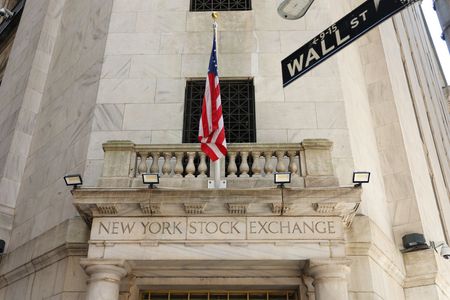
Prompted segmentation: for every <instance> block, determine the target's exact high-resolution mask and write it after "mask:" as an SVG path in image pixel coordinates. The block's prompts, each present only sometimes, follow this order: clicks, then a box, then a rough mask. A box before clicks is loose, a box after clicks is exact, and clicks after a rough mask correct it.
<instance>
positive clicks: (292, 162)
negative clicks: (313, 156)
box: [288, 151, 298, 176]
mask: <svg viewBox="0 0 450 300" xmlns="http://www.w3.org/2000/svg"><path fill="white" fill-rule="evenodd" d="M288 155H289V172H291V174H292V176H298V173H297V172H298V165H297V162H296V161H295V157H296V156H297V151H289V152H288Z"/></svg>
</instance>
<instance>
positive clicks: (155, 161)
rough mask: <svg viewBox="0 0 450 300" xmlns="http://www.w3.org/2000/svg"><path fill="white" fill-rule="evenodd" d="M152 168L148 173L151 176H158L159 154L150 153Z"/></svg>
mask: <svg viewBox="0 0 450 300" xmlns="http://www.w3.org/2000/svg"><path fill="white" fill-rule="evenodd" d="M152 159H153V161H152V166H151V167H150V172H151V173H153V174H159V164H158V162H159V152H152Z"/></svg>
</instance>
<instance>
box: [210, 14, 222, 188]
mask: <svg viewBox="0 0 450 300" xmlns="http://www.w3.org/2000/svg"><path fill="white" fill-rule="evenodd" d="M211 16H212V18H213V20H214V23H213V28H214V38H215V39H216V58H217V64H219V45H218V42H217V19H218V18H219V14H218V13H216V12H213V13H212V14H211ZM214 187H215V188H216V189H219V188H220V158H219V159H218V160H216V161H215V162H214Z"/></svg>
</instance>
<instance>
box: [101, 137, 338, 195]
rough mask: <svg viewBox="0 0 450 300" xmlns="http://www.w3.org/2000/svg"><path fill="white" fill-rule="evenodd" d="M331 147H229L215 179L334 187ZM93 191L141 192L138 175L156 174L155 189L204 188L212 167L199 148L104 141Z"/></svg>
mask: <svg viewBox="0 0 450 300" xmlns="http://www.w3.org/2000/svg"><path fill="white" fill-rule="evenodd" d="M331 148H332V142H330V141H328V140H324V139H314V140H313V139H308V140H304V141H303V142H302V143H292V144H229V145H228V155H227V157H226V158H225V159H222V163H221V167H222V169H221V176H222V179H226V181H227V187H228V188H238V189H239V188H244V189H245V188H262V187H273V186H274V183H273V173H274V172H287V171H289V172H291V173H292V182H291V184H289V186H290V187H303V188H304V187H306V188H309V187H337V185H338V181H337V178H336V177H335V176H334V170H333V165H332V159H331ZM103 150H104V152H105V159H104V167H103V174H102V177H101V178H100V180H99V183H98V186H99V187H115V188H118V187H120V188H126V187H142V186H143V183H142V178H141V174H142V173H159V174H160V177H161V179H160V184H159V185H158V186H159V187H166V188H170V187H172V188H188V189H192V188H195V189H199V188H207V187H208V179H212V178H211V176H212V174H214V172H213V169H212V168H213V167H214V165H213V164H210V162H209V160H208V158H207V157H206V155H205V154H204V153H203V152H202V151H201V150H200V145H199V144H180V145H173V144H171V145H137V144H134V143H132V142H130V141H108V142H107V143H105V144H103ZM210 174H211V175H210Z"/></svg>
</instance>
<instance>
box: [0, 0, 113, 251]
mask: <svg viewBox="0 0 450 300" xmlns="http://www.w3.org/2000/svg"><path fill="white" fill-rule="evenodd" d="M37 3H38V2H36V1H30V2H29V4H27V7H26V8H25V13H26V12H28V13H29V15H27V14H25V15H24V16H23V18H24V19H23V20H24V22H23V25H21V26H22V27H23V28H22V27H21V28H19V33H18V37H17V40H16V43H15V46H14V47H15V48H16V50H15V51H13V54H12V57H11V61H12V63H11V65H8V70H7V74H10V75H9V76H8V75H7V76H6V78H5V81H6V82H5V85H4V86H3V85H2V89H1V90H0V92H1V93H4V94H6V95H9V94H8V93H11V94H12V93H13V92H14V90H18V88H16V89H13V87H12V86H11V87H10V85H9V84H8V80H11V82H12V83H11V84H21V85H23V81H22V80H20V79H18V78H17V76H19V74H20V73H16V72H13V70H11V72H10V73H8V72H9V70H10V68H12V66H14V62H15V60H16V59H21V60H22V63H24V62H26V61H27V59H28V57H31V62H32V64H33V65H32V66H31V71H30V66H28V73H27V74H28V75H29V81H28V85H27V86H25V87H24V90H23V91H22V95H21V97H22V99H24V100H23V101H24V104H22V106H21V107H20V105H19V104H20V103H19V104H17V103H15V102H13V101H12V103H14V104H13V105H19V107H20V113H19V112H17V113H18V114H19V121H20V116H22V115H23V116H24V117H23V119H24V120H26V121H27V122H26V123H25V124H24V125H23V126H19V125H20V124H18V123H17V124H16V126H15V129H16V131H18V130H19V129H21V128H23V129H22V130H23V131H25V133H28V134H29V136H19V137H18V140H19V142H20V143H21V145H22V146H23V143H26V142H28V145H27V147H24V148H21V149H20V151H17V150H16V151H14V150H15V149H10V153H12V154H11V155H14V156H19V158H18V159H17V160H15V162H16V163H15V165H14V166H13V167H14V168H11V169H6V170H10V171H11V172H12V171H14V172H19V174H18V175H17V176H18V179H16V180H18V182H17V189H16V190H15V193H14V192H13V191H10V189H5V188H3V186H2V189H0V190H1V191H2V192H6V196H7V197H10V198H12V201H13V202H12V205H11V206H12V207H13V208H14V207H15V211H14V214H15V216H14V223H13V226H12V227H13V229H12V231H11V239H10V241H9V243H8V250H9V251H11V250H14V249H15V248H17V247H19V246H20V245H23V244H24V243H27V242H28V241H29V240H31V239H33V238H35V237H37V236H39V235H41V234H43V233H45V232H46V231H48V230H49V229H50V228H52V227H54V226H56V225H58V224H60V223H61V222H63V221H64V220H67V219H68V218H71V217H73V216H75V215H76V211H75V209H74V207H73V206H72V201H71V196H70V193H68V192H67V188H66V187H65V185H64V181H63V178H62V176H63V175H64V174H67V173H72V172H78V173H82V172H83V169H84V165H85V160H86V152H87V149H88V141H89V134H90V130H91V126H92V119H93V116H94V105H95V101H96V96H97V90H98V80H99V77H100V72H101V66H102V61H103V54H104V49H105V43H106V32H107V25H108V24H109V19H110V15H111V7H112V2H105V1H67V2H66V1H63V0H51V1H50V2H49V4H48V6H46V5H44V6H43V7H39V6H37ZM41 4H42V3H41ZM42 5H43V4H42ZM33 20H35V22H36V23H37V24H34V23H33ZM38 24H41V25H40V27H39V26H38ZM26 26H30V27H31V28H30V29H36V31H37V33H36V36H37V37H36V43H38V45H39V46H37V48H36V47H35V48H30V47H28V46H29V43H30V42H31V41H30V40H29V38H28V37H26V36H21V32H22V31H25V32H26V34H30V32H29V30H30V29H28V28H25V27H26ZM31 32H33V31H31ZM24 34H25V33H24ZM21 45H22V47H23V49H24V50H23V51H24V52H26V54H24V55H25V56H23V57H22V56H19V54H20V53H21V52H20V49H17V48H18V47H20V46H21ZM33 51H34V52H33ZM30 52H31V53H30ZM16 56H17V58H16ZM33 58H34V60H33ZM24 68H25V67H24ZM11 74H12V75H11ZM27 74H25V75H27ZM25 83H27V82H26V81H25ZM3 99H4V98H2V104H3V103H4V100H3ZM4 105H6V104H4ZM29 110H30V111H31V112H29ZM3 111H5V110H2V113H3ZM33 112H34V118H33V117H32V116H33V114H32V113H33ZM37 112H39V113H38V114H37V115H36V113H37ZM12 115H14V114H12ZM3 119H6V118H3ZM25 125H26V126H25ZM3 179H4V178H3ZM2 184H3V181H2ZM19 186H20V188H19ZM1 202H2V204H3V203H5V198H4V197H2V198H1ZM6 238H8V236H7V237H6Z"/></svg>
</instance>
